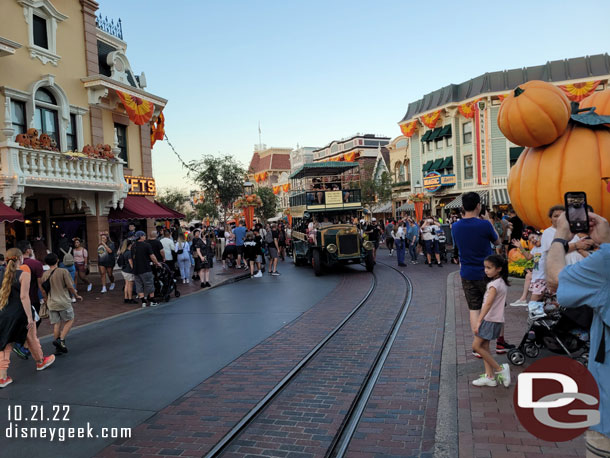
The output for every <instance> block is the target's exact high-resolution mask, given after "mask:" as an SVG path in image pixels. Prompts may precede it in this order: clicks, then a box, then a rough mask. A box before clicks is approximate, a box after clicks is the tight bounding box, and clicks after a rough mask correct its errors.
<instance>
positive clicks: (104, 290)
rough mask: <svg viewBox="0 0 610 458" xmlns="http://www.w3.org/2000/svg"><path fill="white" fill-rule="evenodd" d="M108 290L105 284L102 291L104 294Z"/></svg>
mask: <svg viewBox="0 0 610 458" xmlns="http://www.w3.org/2000/svg"><path fill="white" fill-rule="evenodd" d="M107 292H108V290H107V289H106V287H105V286H103V287H102V291H101V293H102V294H104V293H107Z"/></svg>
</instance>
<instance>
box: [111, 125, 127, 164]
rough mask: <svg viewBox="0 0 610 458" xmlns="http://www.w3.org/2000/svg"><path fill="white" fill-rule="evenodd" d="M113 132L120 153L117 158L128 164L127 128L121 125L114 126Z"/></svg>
mask: <svg viewBox="0 0 610 458" xmlns="http://www.w3.org/2000/svg"><path fill="white" fill-rule="evenodd" d="M114 132H115V134H116V137H117V141H118V142H119V149H120V150H121V152H120V153H119V157H120V158H121V159H123V160H124V161H125V163H128V161H127V126H124V125H123V124H115V125H114Z"/></svg>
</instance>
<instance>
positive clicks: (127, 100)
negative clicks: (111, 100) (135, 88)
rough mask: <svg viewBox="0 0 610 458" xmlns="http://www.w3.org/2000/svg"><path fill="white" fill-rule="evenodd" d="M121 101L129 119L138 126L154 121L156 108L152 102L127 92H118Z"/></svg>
mask: <svg viewBox="0 0 610 458" xmlns="http://www.w3.org/2000/svg"><path fill="white" fill-rule="evenodd" d="M116 93H117V95H118V96H119V99H121V102H122V103H123V106H124V107H125V111H127V116H129V119H130V120H131V121H132V122H133V123H134V124H137V125H138V126H142V125H144V124H146V123H147V122H149V121H150V120H151V119H152V115H153V112H154V111H155V106H154V104H152V103H151V102H147V101H146V100H143V99H141V98H140V97H135V96H131V95H129V94H127V93H126V92H121V91H116Z"/></svg>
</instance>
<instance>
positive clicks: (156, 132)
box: [150, 112, 165, 148]
mask: <svg viewBox="0 0 610 458" xmlns="http://www.w3.org/2000/svg"><path fill="white" fill-rule="evenodd" d="M163 138H165V115H164V114H163V112H161V113H159V116H158V117H157V121H156V122H155V121H153V122H151V123H150V147H151V148H152V147H153V146H154V145H155V142H156V141H157V140H163Z"/></svg>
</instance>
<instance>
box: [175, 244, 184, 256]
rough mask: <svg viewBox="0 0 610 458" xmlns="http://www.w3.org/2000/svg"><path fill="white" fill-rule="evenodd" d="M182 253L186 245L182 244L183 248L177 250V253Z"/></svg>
mask: <svg viewBox="0 0 610 458" xmlns="http://www.w3.org/2000/svg"><path fill="white" fill-rule="evenodd" d="M182 253H184V245H182V248H180V249H179V250H178V251H176V254H177V255H181V254H182Z"/></svg>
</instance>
